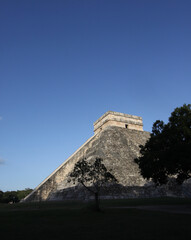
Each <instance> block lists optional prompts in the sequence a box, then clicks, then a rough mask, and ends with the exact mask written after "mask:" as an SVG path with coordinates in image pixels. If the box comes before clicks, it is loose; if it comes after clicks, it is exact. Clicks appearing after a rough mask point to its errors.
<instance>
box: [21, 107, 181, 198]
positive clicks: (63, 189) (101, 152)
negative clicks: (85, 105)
mask: <svg viewBox="0 0 191 240" xmlns="http://www.w3.org/2000/svg"><path fill="white" fill-rule="evenodd" d="M149 137H150V133H149V132H146V131H144V130H143V122H142V118H141V117H138V116H134V115H129V114H123V113H118V112H112V111H108V112H106V113H105V114H104V115H103V116H101V117H100V118H99V119H98V120H97V121H96V122H95V123H94V135H93V136H92V137H91V138H89V139H88V140H87V141H86V142H85V143H84V144H83V145H82V146H81V147H80V148H79V149H77V150H76V151H75V152H74V153H73V154H72V155H71V156H70V157H69V158H68V159H67V160H66V161H64V162H63V163H62V164H61V165H60V166H59V167H58V168H57V169H56V170H55V171H54V172H53V173H52V174H51V175H50V176H48V177H47V178H46V179H45V180H44V181H43V182H42V183H40V184H39V185H38V186H37V187H36V188H35V189H34V190H33V191H32V192H31V193H30V194H29V195H28V196H27V197H26V198H25V199H24V201H45V200H46V201H51V200H59V201H60V200H68V199H87V198H88V199H89V198H93V197H94V196H91V195H90V193H88V192H87V190H86V189H85V188H83V187H81V186H79V185H73V183H71V182H68V176H69V174H70V173H71V171H72V170H73V168H74V165H75V163H76V162H77V161H79V160H81V159H82V158H84V157H86V159H89V160H90V161H91V159H92V158H93V159H95V158H96V157H100V158H102V159H103V163H104V165H105V166H106V167H107V169H109V170H110V171H111V173H112V174H113V175H114V176H115V177H116V179H117V180H118V184H117V185H116V186H115V187H113V188H112V189H110V188H108V189H105V190H104V191H103V192H102V193H101V197H102V198H136V197H156V196H177V195H178V196H180V195H181V196H182V195H184V194H183V191H182V189H177V188H176V189H173V188H172V187H171V186H170V185H168V186H161V187H155V186H154V184H153V183H152V182H148V181H146V180H145V179H143V177H142V176H141V175H140V172H139V168H138V165H137V164H136V163H135V162H134V159H135V158H137V157H138V156H139V155H140V152H139V150H140V147H139V146H140V145H144V144H145V143H146V141H147V140H148V139H149Z"/></svg>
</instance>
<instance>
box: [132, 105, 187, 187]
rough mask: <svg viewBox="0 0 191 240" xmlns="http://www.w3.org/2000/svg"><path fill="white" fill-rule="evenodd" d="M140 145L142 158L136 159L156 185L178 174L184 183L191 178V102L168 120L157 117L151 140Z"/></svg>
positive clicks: (146, 176) (143, 173)
mask: <svg viewBox="0 0 191 240" xmlns="http://www.w3.org/2000/svg"><path fill="white" fill-rule="evenodd" d="M140 147H141V150H140V152H141V157H139V158H137V159H135V162H136V163H137V164H138V165H139V168H140V171H141V174H142V176H143V177H144V178H146V179H152V180H153V181H154V182H155V183H156V184H157V185H161V184H165V183H167V181H168V178H169V177H175V178H176V180H177V183H179V184H182V183H183V182H184V181H185V180H186V179H188V178H190V177H191V105H190V104H188V105H186V104H184V105H183V106H182V107H179V108H176V109H175V110H174V111H173V112H172V113H171V116H170V117H169V122H168V123H167V124H164V122H163V121H159V120H157V121H156V122H155V123H154V124H153V128H152V133H151V137H150V139H149V140H148V141H147V143H146V144H145V146H140Z"/></svg>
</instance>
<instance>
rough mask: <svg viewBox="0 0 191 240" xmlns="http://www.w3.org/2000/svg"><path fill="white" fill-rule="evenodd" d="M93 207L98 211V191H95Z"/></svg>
mask: <svg viewBox="0 0 191 240" xmlns="http://www.w3.org/2000/svg"><path fill="white" fill-rule="evenodd" d="M95 208H96V211H98V212H99V211H100V208H99V197H98V193H97V192H96V193H95Z"/></svg>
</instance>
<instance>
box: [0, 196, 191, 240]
mask: <svg viewBox="0 0 191 240" xmlns="http://www.w3.org/2000/svg"><path fill="white" fill-rule="evenodd" d="M101 206H102V209H103V212H100V213H99V212H98V213H97V212H94V211H93V210H92V205H91V203H90V204H89V203H81V202H62V203H61V202H54V203H30V204H29V203H28V204H16V205H11V206H10V205H1V206H0V232H1V236H2V239H7V240H9V239H14V240H15V239H29V240H30V239H46V240H49V239H54V240H57V239H80V238H81V239H91V240H94V239H96V240H97V239H110V240H112V239H119V240H120V239H129V240H130V239H133V240H137V239H141V240H144V239H146V240H148V239H153V240H155V239H156V240H159V239H164V240H165V239H168V240H169V239H173V240H176V239H188V237H189V236H190V235H191V229H190V223H191V214H190V213H191V200H189V199H146V200H141V199H139V200H111V201H102V203H101ZM151 210H152V211H151ZM187 210H188V211H187ZM188 213H189V214H188Z"/></svg>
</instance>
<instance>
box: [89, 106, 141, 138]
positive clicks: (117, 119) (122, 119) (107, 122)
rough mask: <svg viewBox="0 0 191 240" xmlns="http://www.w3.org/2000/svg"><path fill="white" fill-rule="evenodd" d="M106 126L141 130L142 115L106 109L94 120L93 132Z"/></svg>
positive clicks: (97, 131)
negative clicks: (106, 110)
mask: <svg viewBox="0 0 191 240" xmlns="http://www.w3.org/2000/svg"><path fill="white" fill-rule="evenodd" d="M108 126H117V127H122V128H128V129H134V130H138V131H143V120H142V117H138V116H134V115H129V114H124V113H119V112H112V111H108V112H106V113H105V114H104V115H103V116H101V117H100V118H99V119H98V120H97V121H96V122H94V133H95V134H97V133H99V132H100V131H101V130H103V129H104V128H106V127H108Z"/></svg>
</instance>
